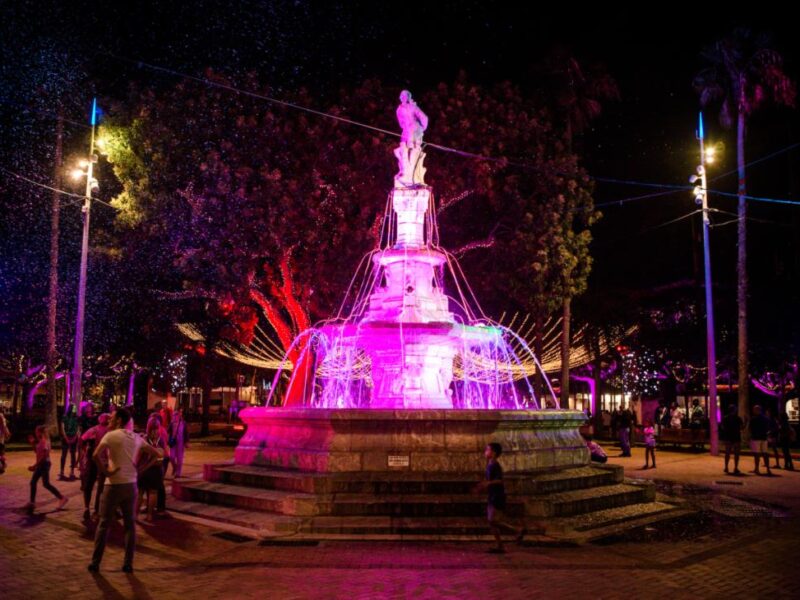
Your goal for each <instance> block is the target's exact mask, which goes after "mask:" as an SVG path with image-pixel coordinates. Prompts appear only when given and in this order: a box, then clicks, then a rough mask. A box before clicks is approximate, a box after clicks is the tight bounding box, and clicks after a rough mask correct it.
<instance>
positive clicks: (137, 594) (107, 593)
mask: <svg viewBox="0 0 800 600" xmlns="http://www.w3.org/2000/svg"><path fill="white" fill-rule="evenodd" d="M125 578H126V579H127V581H128V584H129V585H130V586H131V591H132V592H133V597H134V598H136V600H153V596H151V595H150V592H148V591H147V588H146V587H145V585H144V583H142V580H141V579H139V578H138V577H136V575H135V574H134V573H128V574H127V575H126V576H125ZM92 579H93V580H94V583H95V585H96V586H97V589H98V590H99V591H100V593H101V594H102V596H101V597H102V598H104V599H105V600H109V599H111V600H124V599H125V598H127V596H126V595H125V594H123V593H122V592H120V591H119V590H118V589H117V588H115V587H114V584H112V583H111V582H110V581H109V580H108V579H106V577H105V576H104V575H102V574H101V573H92Z"/></svg>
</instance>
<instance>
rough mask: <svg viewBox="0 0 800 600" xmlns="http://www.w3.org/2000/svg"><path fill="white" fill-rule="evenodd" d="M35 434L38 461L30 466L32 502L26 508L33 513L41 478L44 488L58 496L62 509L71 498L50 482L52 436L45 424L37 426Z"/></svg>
mask: <svg viewBox="0 0 800 600" xmlns="http://www.w3.org/2000/svg"><path fill="white" fill-rule="evenodd" d="M35 436H36V437H35V440H36V444H35V446H34V451H35V452H36V462H35V463H34V464H33V465H31V466H30V467H28V470H29V471H33V475H32V476H31V499H30V502H28V504H26V505H25V508H26V510H27V511H28V514H33V509H34V508H35V507H36V487H37V485H38V483H39V479H41V480H42V485H43V486H44V489H46V490H47V491H48V492H50V493H51V494H53V496H55V497H56V498H58V508H57V510H61V509H62V508H64V505H65V504H66V503H67V500H69V498H67V497H66V496H64V495H63V494H62V493H61V492H59V491H58V490H57V489H56V488H55V487H53V485H52V484H51V483H50V466H51V463H50V436H49V435H47V428H46V427H45V426H44V425H39V426H37V427H36V431H35Z"/></svg>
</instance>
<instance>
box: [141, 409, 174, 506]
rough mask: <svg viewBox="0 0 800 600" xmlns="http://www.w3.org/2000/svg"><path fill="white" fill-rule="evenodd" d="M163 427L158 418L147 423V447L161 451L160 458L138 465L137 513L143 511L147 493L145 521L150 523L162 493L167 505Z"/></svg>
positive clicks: (165, 441) (143, 458)
mask: <svg viewBox="0 0 800 600" xmlns="http://www.w3.org/2000/svg"><path fill="white" fill-rule="evenodd" d="M161 429H163V428H162V427H161V425H160V424H159V422H158V418H156V417H153V418H151V419H150V420H149V421H148V422H147V432H146V435H145V438H144V439H145V445H147V446H149V447H152V448H156V449H158V450H160V458H154V457H153V456H152V455H148V456H144V457H142V460H141V461H139V463H138V464H137V465H136V469H137V471H138V473H139V475H138V478H137V487H138V488H139V496H138V499H137V501H136V506H137V511H136V512H137V513H138V512H139V510H140V509H141V504H142V499H143V498H144V494H145V492H147V517H145V520H146V521H148V522H152V521H153V511H154V509H155V507H156V496H158V502H159V504H160V503H161V501H162V500H161V498H162V496H161V495H162V493H163V494H164V502H165V503H166V490H165V489H164V467H163V464H162V462H161V461H162V458H161V457H163V456H164V454H165V452H166V451H167V440H166V439H165V438H164V437H163V436H162V435H161Z"/></svg>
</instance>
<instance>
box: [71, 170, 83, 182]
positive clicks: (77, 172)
mask: <svg viewBox="0 0 800 600" xmlns="http://www.w3.org/2000/svg"><path fill="white" fill-rule="evenodd" d="M70 175H71V176H72V179H74V180H75V181H80V179H81V177H83V176H84V175H86V173H85V172H84V171H83V169H72V172H70Z"/></svg>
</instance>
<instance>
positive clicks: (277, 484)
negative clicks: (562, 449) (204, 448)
mask: <svg viewBox="0 0 800 600" xmlns="http://www.w3.org/2000/svg"><path fill="white" fill-rule="evenodd" d="M204 479H205V480H206V481H213V482H218V483H229V484H232V485H238V486H246V487H256V488H264V489H274V490H285V491H293V492H302V493H309V494H332V493H349V494H372V495H383V494H469V493H471V491H472V488H473V487H474V486H475V483H476V482H477V481H479V480H480V479H481V474H479V473H474V474H469V473H468V474H463V475H456V474H447V473H433V474H430V476H426V475H425V474H424V473H422V474H421V473H402V472H399V473H380V474H376V473H340V474H335V475H330V474H318V473H310V472H302V471H293V470H287V469H275V468H267V467H259V466H244V465H233V464H222V465H205V468H204ZM621 481H622V469H621V468H619V467H616V468H608V467H595V466H586V467H579V468H574V469H565V470H562V471H556V472H549V473H548V472H545V473H530V474H523V475H519V474H515V475H513V476H509V477H507V478H506V490H507V492H508V493H509V494H511V495H513V494H525V495H529V494H548V493H553V492H559V491H568V490H576V489H586V488H592V487H597V486H601V485H609V484H614V483H620V482H621Z"/></svg>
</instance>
